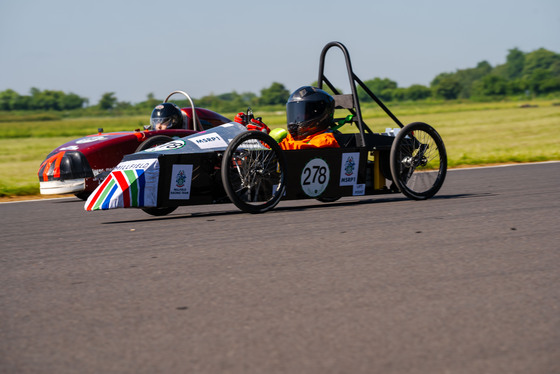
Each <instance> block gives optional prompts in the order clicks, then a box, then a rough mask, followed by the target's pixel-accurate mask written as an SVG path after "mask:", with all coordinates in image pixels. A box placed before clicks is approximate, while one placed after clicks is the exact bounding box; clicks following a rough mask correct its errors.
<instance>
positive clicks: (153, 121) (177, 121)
mask: <svg viewBox="0 0 560 374" xmlns="http://www.w3.org/2000/svg"><path fill="white" fill-rule="evenodd" d="M158 125H160V127H161V125H164V127H163V128H165V129H182V128H183V127H184V121H183V112H181V109H180V108H179V107H178V106H177V105H175V104H173V103H162V104H159V105H158V106H156V107H155V108H154V110H153V111H152V116H151V117H150V128H151V129H152V130H156V129H157V128H156V127H157V126H158Z"/></svg>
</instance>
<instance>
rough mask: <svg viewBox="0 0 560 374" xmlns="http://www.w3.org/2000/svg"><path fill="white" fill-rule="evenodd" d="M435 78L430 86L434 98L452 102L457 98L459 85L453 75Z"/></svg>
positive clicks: (459, 90) (459, 89)
mask: <svg viewBox="0 0 560 374" xmlns="http://www.w3.org/2000/svg"><path fill="white" fill-rule="evenodd" d="M436 78H437V81H436V80H434V81H432V84H431V86H432V90H433V93H434V96H436V97H441V98H443V99H445V100H453V99H457V98H458V97H459V93H460V92H461V83H460V82H459V80H458V79H457V78H456V77H455V76H453V74H448V75H446V76H442V75H441V74H440V75H439V76H438V77H436Z"/></svg>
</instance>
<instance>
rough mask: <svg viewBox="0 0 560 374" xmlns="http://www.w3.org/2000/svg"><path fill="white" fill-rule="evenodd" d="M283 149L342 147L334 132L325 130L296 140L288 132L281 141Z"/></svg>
mask: <svg viewBox="0 0 560 374" xmlns="http://www.w3.org/2000/svg"><path fill="white" fill-rule="evenodd" d="M279 145H280V148H282V149H283V150H285V151H286V150H291V149H309V148H340V145H338V142H337V141H336V139H335V138H334V135H333V134H332V132H323V133H321V134H314V135H309V136H308V137H306V138H304V139H302V140H294V138H293V137H292V135H290V134H288V135H287V136H286V137H285V138H284V140H282V141H281V142H280V143H279Z"/></svg>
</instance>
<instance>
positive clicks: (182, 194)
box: [169, 164, 193, 200]
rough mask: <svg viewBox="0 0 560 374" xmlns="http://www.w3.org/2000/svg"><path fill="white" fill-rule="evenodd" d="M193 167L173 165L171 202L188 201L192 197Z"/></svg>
mask: <svg viewBox="0 0 560 374" xmlns="http://www.w3.org/2000/svg"><path fill="white" fill-rule="evenodd" d="M192 171H193V166H192V165H177V164H176V165H173V170H172V172H171V184H170V189H169V200H188V199H190V197H191V181H192Z"/></svg>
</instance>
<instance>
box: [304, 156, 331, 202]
mask: <svg viewBox="0 0 560 374" xmlns="http://www.w3.org/2000/svg"><path fill="white" fill-rule="evenodd" d="M330 177H331V172H330V170H329V165H328V164H327V163H326V162H325V160H323V159H322V158H314V159H312V160H310V161H309V162H308V163H307V164H306V165H305V167H304V168H303V171H302V172H301V188H302V189H303V192H305V194H306V195H307V196H310V197H317V196H319V195H321V194H322V193H323V192H324V191H325V189H326V188H327V185H328V184H329V179H330Z"/></svg>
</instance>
